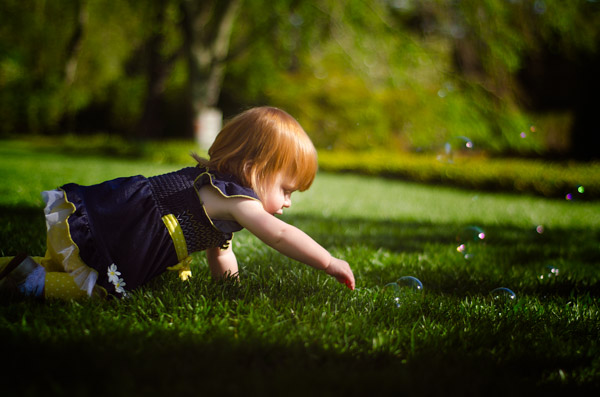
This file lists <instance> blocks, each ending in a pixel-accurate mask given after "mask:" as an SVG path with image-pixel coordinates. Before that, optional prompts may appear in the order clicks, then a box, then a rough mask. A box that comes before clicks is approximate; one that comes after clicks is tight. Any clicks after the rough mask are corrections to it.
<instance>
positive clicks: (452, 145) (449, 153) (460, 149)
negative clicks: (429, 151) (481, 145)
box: [437, 136, 474, 163]
mask: <svg viewBox="0 0 600 397" xmlns="http://www.w3.org/2000/svg"><path fill="white" fill-rule="evenodd" d="M473 148H474V145H473V141H472V140H471V139H469V138H467V137H466V136H455V137H453V138H452V139H450V140H449V141H448V142H446V143H445V144H444V150H443V152H442V153H441V154H439V155H438V156H437V159H438V160H439V161H443V162H446V163H453V162H454V157H455V156H456V155H457V154H461V153H465V152H468V151H470V150H471V149H473Z"/></svg>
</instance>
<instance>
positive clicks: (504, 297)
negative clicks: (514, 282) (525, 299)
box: [490, 287, 517, 302]
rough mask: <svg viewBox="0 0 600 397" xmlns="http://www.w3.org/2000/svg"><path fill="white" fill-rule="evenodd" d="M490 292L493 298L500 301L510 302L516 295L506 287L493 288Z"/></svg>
mask: <svg viewBox="0 0 600 397" xmlns="http://www.w3.org/2000/svg"><path fill="white" fill-rule="evenodd" d="M490 294H491V295H492V298H494V300H496V301H501V302H512V301H514V300H515V298H516V297H517V295H516V294H515V293H514V292H513V291H511V290H510V289H508V288H506V287H500V288H495V289H493V290H492V291H490Z"/></svg>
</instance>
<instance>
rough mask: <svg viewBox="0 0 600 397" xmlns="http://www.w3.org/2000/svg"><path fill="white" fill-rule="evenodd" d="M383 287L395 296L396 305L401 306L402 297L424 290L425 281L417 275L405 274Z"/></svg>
mask: <svg viewBox="0 0 600 397" xmlns="http://www.w3.org/2000/svg"><path fill="white" fill-rule="evenodd" d="M383 289H384V291H385V292H386V293H387V294H390V295H391V296H392V297H393V300H394V303H395V305H396V307H400V303H401V301H402V299H404V298H406V297H407V296H414V295H417V294H419V293H421V292H422V291H423V283H421V281H420V280H419V279H418V278H416V277H412V276H404V277H400V278H399V279H398V280H396V281H395V282H393V283H388V284H386V285H385V286H384V287H383Z"/></svg>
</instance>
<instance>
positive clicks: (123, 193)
mask: <svg viewBox="0 0 600 397" xmlns="http://www.w3.org/2000/svg"><path fill="white" fill-rule="evenodd" d="M206 184H212V185H213V186H214V187H215V188H217V189H218V190H219V191H220V192H221V193H222V194H223V195H224V196H225V197H247V198H252V199H256V200H257V199H258V196H257V194H256V193H255V192H254V191H253V190H252V189H250V188H248V187H245V186H243V185H242V184H241V183H239V182H238V181H237V180H236V179H235V178H234V177H233V176H231V175H222V174H218V173H215V172H209V171H208V170H206V169H205V168H201V167H188V168H184V169H181V170H179V171H176V172H172V173H169V174H164V175H159V176H155V177H150V178H146V177H143V176H141V175H138V176H132V177H127V178H117V179H114V180H110V181H107V182H103V183H100V184H97V185H92V186H81V185H77V184H73V183H70V184H67V185H64V186H62V187H61V189H62V190H63V191H64V192H65V196H66V199H67V200H68V201H69V202H71V203H73V204H74V206H75V212H74V213H73V214H72V215H70V216H69V219H68V223H69V228H70V234H71V238H72V239H73V241H74V242H75V243H76V244H77V246H78V247H79V251H80V256H81V259H82V260H83V262H84V263H85V264H86V265H88V266H90V267H92V268H93V269H95V270H96V271H97V272H98V280H97V282H96V283H97V285H99V286H101V287H103V288H105V289H106V290H107V291H108V292H109V293H111V294H115V295H117V296H122V292H123V291H122V290H119V288H116V287H117V286H116V285H115V282H114V281H115V279H114V276H113V278H112V279H111V277H110V275H109V270H110V269H111V268H112V269H117V270H118V272H120V275H119V276H118V277H119V278H121V279H122V281H124V282H125V289H126V290H127V291H131V290H133V289H135V288H137V287H139V286H140V285H143V284H144V283H146V282H148V281H149V280H151V279H152V278H154V277H156V276H157V275H159V274H161V273H163V272H165V271H166V270H167V268H168V267H171V266H174V265H176V264H177V263H178V262H179V261H180V260H181V258H178V253H177V252H176V249H175V245H174V240H173V238H172V235H171V234H170V232H169V230H168V229H167V227H166V226H165V222H164V220H163V218H164V217H165V216H170V217H171V218H172V219H176V220H177V223H178V224H179V226H180V230H181V231H182V232H183V237H184V238H185V245H186V246H187V251H188V252H189V253H192V252H196V251H202V250H205V249H207V248H212V247H221V248H225V247H226V246H227V245H228V244H229V242H230V241H231V238H232V233H233V232H236V231H238V230H241V229H242V227H241V226H240V225H239V224H237V223H236V222H232V221H218V220H211V219H210V218H209V217H208V215H207V214H206V212H205V210H204V206H203V205H202V202H201V200H200V197H199V195H198V191H199V189H200V188H201V187H202V186H204V185H206ZM111 266H112V267H111Z"/></svg>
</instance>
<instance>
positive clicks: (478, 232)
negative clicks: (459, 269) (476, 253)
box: [456, 226, 485, 259]
mask: <svg viewBox="0 0 600 397" xmlns="http://www.w3.org/2000/svg"><path fill="white" fill-rule="evenodd" d="M484 239H485V232H484V231H483V229H482V228H480V227H479V226H467V227H465V228H463V229H462V230H461V231H460V232H459V233H458V235H457V236H456V240H457V241H458V242H459V245H458V247H456V251H458V252H460V253H461V254H463V255H464V257H465V259H471V258H473V254H472V253H471V252H470V248H471V246H472V245H473V244H477V243H479V242H481V241H483V240H484Z"/></svg>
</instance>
